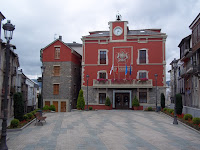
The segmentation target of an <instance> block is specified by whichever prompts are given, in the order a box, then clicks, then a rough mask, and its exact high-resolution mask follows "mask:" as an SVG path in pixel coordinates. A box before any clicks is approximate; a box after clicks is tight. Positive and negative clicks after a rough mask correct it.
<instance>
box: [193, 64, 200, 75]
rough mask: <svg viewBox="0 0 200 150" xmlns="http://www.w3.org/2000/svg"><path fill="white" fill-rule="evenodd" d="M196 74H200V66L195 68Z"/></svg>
mask: <svg viewBox="0 0 200 150" xmlns="http://www.w3.org/2000/svg"><path fill="white" fill-rule="evenodd" d="M193 69H194V70H193V71H194V74H199V73H200V64H199V65H195V66H194V68H193Z"/></svg>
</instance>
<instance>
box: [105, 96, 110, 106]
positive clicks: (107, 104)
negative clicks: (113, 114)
mask: <svg viewBox="0 0 200 150" xmlns="http://www.w3.org/2000/svg"><path fill="white" fill-rule="evenodd" d="M105 105H106V106H110V105H111V102H110V98H109V97H108V96H107V97H106V102H105Z"/></svg>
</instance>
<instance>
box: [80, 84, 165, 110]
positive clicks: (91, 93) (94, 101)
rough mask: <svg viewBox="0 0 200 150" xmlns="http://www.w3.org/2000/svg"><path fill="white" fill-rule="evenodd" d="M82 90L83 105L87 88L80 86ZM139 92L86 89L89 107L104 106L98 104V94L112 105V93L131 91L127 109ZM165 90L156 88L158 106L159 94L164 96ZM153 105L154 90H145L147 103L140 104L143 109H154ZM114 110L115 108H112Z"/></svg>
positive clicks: (137, 90) (154, 101) (132, 90)
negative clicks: (106, 97)
mask: <svg viewBox="0 0 200 150" xmlns="http://www.w3.org/2000/svg"><path fill="white" fill-rule="evenodd" d="M82 90H83V96H84V100H85V103H87V86H82ZM139 90H140V89H117V88H116V89H110V88H100V89H97V88H93V87H90V86H89V87H88V102H89V105H104V104H99V93H106V96H108V97H109V98H110V101H111V103H112V104H113V91H118V92H120V91H122V92H126V93H128V92H129V91H131V95H130V103H129V105H130V106H129V107H131V105H132V100H133V98H134V97H135V96H136V97H137V98H138V97H139ZM165 91H166V88H165V87H158V88H157V104H158V106H160V101H161V93H164V95H165ZM155 103H156V88H151V89H148V90H147V103H140V105H141V106H143V108H146V107H153V108H155ZM112 107H113V108H115V106H112Z"/></svg>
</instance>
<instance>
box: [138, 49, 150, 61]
mask: <svg viewBox="0 0 200 150" xmlns="http://www.w3.org/2000/svg"><path fill="white" fill-rule="evenodd" d="M141 50H145V51H146V63H140V61H139V60H140V51H141ZM136 63H137V64H149V55H148V49H147V48H141V49H138V57H137V60H136Z"/></svg>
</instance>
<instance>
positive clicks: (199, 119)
mask: <svg viewBox="0 0 200 150" xmlns="http://www.w3.org/2000/svg"><path fill="white" fill-rule="evenodd" d="M192 122H193V124H197V125H199V124H200V118H197V117H196V118H193V119H192Z"/></svg>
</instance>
